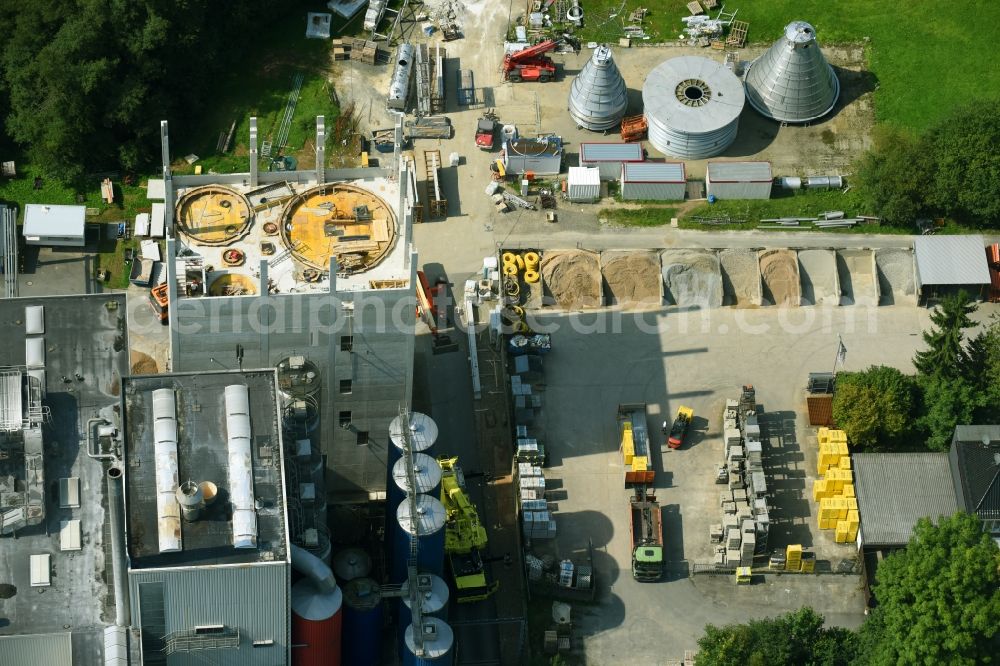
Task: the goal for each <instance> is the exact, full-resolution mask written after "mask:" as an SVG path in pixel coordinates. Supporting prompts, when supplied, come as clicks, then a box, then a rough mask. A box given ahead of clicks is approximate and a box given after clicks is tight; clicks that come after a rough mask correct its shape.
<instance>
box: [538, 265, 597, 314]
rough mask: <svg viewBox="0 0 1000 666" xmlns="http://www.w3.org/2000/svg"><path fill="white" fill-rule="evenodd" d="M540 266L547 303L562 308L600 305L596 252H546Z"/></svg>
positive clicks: (576, 308) (595, 306)
mask: <svg viewBox="0 0 1000 666" xmlns="http://www.w3.org/2000/svg"><path fill="white" fill-rule="evenodd" d="M540 268H541V273H542V282H543V283H544V285H545V296H546V297H547V299H548V301H547V302H548V303H551V304H553V305H555V306H557V307H560V308H564V309H566V310H579V309H581V308H599V307H601V304H602V298H601V266H600V262H599V261H598V255H597V253H596V252H586V251H583V250H564V251H553V252H546V253H545V254H544V255H543V256H542V260H541V266H540Z"/></svg>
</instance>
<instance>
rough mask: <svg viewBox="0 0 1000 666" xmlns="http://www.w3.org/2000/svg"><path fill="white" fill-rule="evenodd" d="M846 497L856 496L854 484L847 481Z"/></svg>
mask: <svg viewBox="0 0 1000 666" xmlns="http://www.w3.org/2000/svg"><path fill="white" fill-rule="evenodd" d="M844 497H854V484H853V483H845V484H844Z"/></svg>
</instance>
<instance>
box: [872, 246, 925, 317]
mask: <svg viewBox="0 0 1000 666" xmlns="http://www.w3.org/2000/svg"><path fill="white" fill-rule="evenodd" d="M875 268H876V270H877V271H878V286H879V297H880V298H879V303H880V304H882V305H898V304H903V303H907V304H910V305H912V304H913V303H914V301H915V299H916V295H917V286H916V283H915V282H914V279H913V253H912V252H910V251H909V250H905V249H903V248H885V249H882V250H875Z"/></svg>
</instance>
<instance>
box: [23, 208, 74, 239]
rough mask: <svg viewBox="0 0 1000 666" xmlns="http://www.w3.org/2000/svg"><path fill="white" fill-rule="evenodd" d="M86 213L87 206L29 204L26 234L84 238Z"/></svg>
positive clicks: (25, 225)
mask: <svg viewBox="0 0 1000 666" xmlns="http://www.w3.org/2000/svg"><path fill="white" fill-rule="evenodd" d="M86 214H87V208H86V206H58V205H55V204H27V205H25V207H24V235H25V236H26V237H45V236H64V237H66V236H69V237H74V238H83V226H84V218H85V217H86Z"/></svg>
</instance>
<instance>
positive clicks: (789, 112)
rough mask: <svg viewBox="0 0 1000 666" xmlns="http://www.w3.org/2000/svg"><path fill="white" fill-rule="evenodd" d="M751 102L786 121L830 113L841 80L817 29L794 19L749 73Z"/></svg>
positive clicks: (746, 78)
mask: <svg viewBox="0 0 1000 666" xmlns="http://www.w3.org/2000/svg"><path fill="white" fill-rule="evenodd" d="M745 81H746V94H747V101H748V102H750V106H752V107H753V108H754V109H756V110H757V111H758V112H759V113H760V114H761V115H764V116H766V117H768V118H773V119H774V120H777V121H780V122H783V123H804V122H809V121H810V120H816V119H817V118H821V117H823V116H825V115H826V114H828V113H829V112H830V111H831V110H832V109H833V107H834V105H836V103H837V98H838V97H839V96H840V81H839V80H838V79H837V75H836V74H835V73H834V71H833V67H831V66H830V64H829V63H828V62H827V61H826V58H824V57H823V52H822V51H820V49H819V44H817V43H816V30H815V29H814V28H813V27H812V26H811V25H809V24H808V23H806V22H805V21H793V22H792V23H789V24H788V25H787V26H786V27H785V34H784V35H782V36H781V39H779V40H778V41H776V42H775V43H774V44H773V45H772V46H771V48H769V49H768V50H767V51H765V52H764V55H762V56H761V57H759V58H757V59H756V60H754V61H753V62H752V63H750V68H749V70H748V71H747V73H746V77H745Z"/></svg>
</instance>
